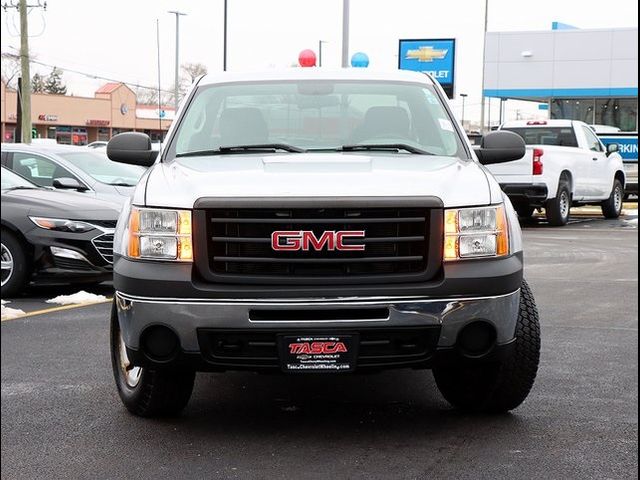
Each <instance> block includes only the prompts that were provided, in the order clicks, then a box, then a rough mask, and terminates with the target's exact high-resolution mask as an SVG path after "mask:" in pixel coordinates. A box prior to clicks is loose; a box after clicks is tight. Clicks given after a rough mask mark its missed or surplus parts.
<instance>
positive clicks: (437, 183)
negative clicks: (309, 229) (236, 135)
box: [136, 153, 491, 208]
mask: <svg viewBox="0 0 640 480" xmlns="http://www.w3.org/2000/svg"><path fill="white" fill-rule="evenodd" d="M372 196H373V197H376V196H378V197H381V196H382V197H385V196H388V197H410V196H435V197H438V198H440V199H441V200H442V202H443V203H444V205H445V207H457V206H473V205H487V204H489V203H491V188H490V185H489V181H488V179H487V175H486V174H485V172H484V171H483V169H482V168H481V167H480V166H479V165H478V164H477V163H475V162H472V161H468V160H467V161H464V160H460V159H458V158H454V157H440V156H424V155H410V154H392V155H389V154H378V153H366V154H363V153H307V154H295V153H288V154H268V155H264V154H241V155H239V154H231V155H222V156H202V157H184V158H177V159H176V160H174V161H172V162H170V163H158V164H156V165H155V166H154V167H153V170H152V171H151V172H150V174H149V177H148V181H147V183H146V196H145V200H144V201H145V204H146V205H148V206H158V207H175V208H192V207H193V205H194V202H195V201H196V200H197V199H199V198H202V197H236V198H237V197H243V198H246V197H372ZM139 198H140V197H139V196H138V195H136V199H139ZM136 203H137V202H136Z"/></svg>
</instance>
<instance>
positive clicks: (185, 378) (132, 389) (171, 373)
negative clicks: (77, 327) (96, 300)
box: [110, 299, 195, 417]
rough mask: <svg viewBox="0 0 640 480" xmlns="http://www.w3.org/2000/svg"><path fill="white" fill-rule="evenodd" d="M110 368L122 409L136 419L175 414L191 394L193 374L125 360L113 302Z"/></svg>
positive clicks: (125, 354)
mask: <svg viewBox="0 0 640 480" xmlns="http://www.w3.org/2000/svg"><path fill="white" fill-rule="evenodd" d="M110 330H111V331H110V339H111V366H112V367H113V375H114V378H115V381H116V387H117V388H118V394H119V395H120V399H121V400H122V403H124V406H125V407H126V408H127V410H129V411H130V412H131V413H133V414H134V415H138V416H140V417H157V416H168V415H177V414H178V413H180V412H181V411H182V410H183V409H184V407H186V405H187V403H188V402H189V398H191V392H192V391H193V382H194V379H195V372H194V371H193V370H186V369H175V370H174V369H168V368H167V369H156V370H154V369H150V368H146V367H137V366H134V365H132V364H131V363H130V361H129V358H128V357H127V353H126V349H125V346H124V340H123V337H122V333H121V331H120V323H119V321H118V315H117V312H116V304H115V299H114V303H113V305H112V307H111V329H110Z"/></svg>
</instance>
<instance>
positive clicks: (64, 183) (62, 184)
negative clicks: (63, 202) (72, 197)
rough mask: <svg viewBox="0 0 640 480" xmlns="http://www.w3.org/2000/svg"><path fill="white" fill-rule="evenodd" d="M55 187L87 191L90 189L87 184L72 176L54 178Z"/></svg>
mask: <svg viewBox="0 0 640 480" xmlns="http://www.w3.org/2000/svg"><path fill="white" fill-rule="evenodd" d="M53 188H60V189H62V190H78V191H79V192H86V191H87V190H89V189H88V188H87V187H86V186H85V185H83V184H82V183H80V182H79V181H78V180H76V179H75V178H71V177H59V178H54V179H53Z"/></svg>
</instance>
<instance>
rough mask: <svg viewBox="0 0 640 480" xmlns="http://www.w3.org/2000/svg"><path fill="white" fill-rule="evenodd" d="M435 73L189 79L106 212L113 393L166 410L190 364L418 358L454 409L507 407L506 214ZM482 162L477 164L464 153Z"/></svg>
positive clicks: (183, 385) (512, 282)
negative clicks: (110, 221)
mask: <svg viewBox="0 0 640 480" xmlns="http://www.w3.org/2000/svg"><path fill="white" fill-rule="evenodd" d="M524 151H525V145H524V142H523V141H522V139H521V138H520V137H518V136H517V135H516V134H514V133H511V132H492V133H490V134H488V135H487V136H486V137H485V138H484V146H483V148H481V149H479V150H478V151H477V152H476V153H474V150H473V148H472V146H471V145H470V144H469V142H468V140H467V138H466V136H465V134H464V132H463V131H462V129H461V128H460V126H459V124H458V122H457V121H455V119H454V118H453V116H452V114H451V110H450V109H449V106H448V105H447V101H446V96H445V95H444V92H443V91H442V89H441V87H440V86H439V85H438V83H437V82H435V81H434V80H433V79H432V78H431V77H429V76H427V75H423V74H418V73H414V72H406V71H396V72H390V73H382V72H371V71H367V70H365V69H344V70H341V71H338V72H330V71H327V70H324V69H303V68H300V69H291V70H287V71H283V72H276V71H273V72H269V73H265V74H247V73H225V74H219V75H210V76H205V77H203V78H202V79H199V80H198V81H197V82H195V84H194V86H193V87H192V89H191V91H190V93H189V94H188V97H187V98H186V99H185V101H184V102H183V104H182V108H181V109H180V111H179V112H178V118H177V119H176V121H175V122H173V124H172V126H171V129H170V131H169V133H168V137H167V140H166V143H165V145H164V148H163V149H162V152H161V154H159V155H158V153H157V152H155V151H154V150H153V149H152V148H151V142H150V139H149V137H147V136H146V135H144V134H141V133H132V132H130V133H122V134H119V135H116V136H114V137H113V138H112V139H111V140H110V142H109V145H108V146H107V154H108V155H109V157H110V158H111V159H112V160H115V161H119V162H125V163H135V164H139V165H146V166H150V167H151V168H150V169H149V171H148V173H146V174H145V176H144V177H143V179H142V180H141V181H140V183H139V184H138V186H137V187H136V191H135V193H134V196H133V197H132V199H131V201H130V202H129V204H127V206H126V207H125V208H124V210H123V213H122V215H121V216H120V218H119V220H118V226H117V228H116V233H115V244H114V256H115V261H114V287H115V290H116V293H115V295H114V305H113V309H112V316H111V352H112V360H113V362H112V364H113V371H114V377H115V382H116V386H117V389H118V392H119V393H120V398H121V399H122V401H123V403H124V404H125V406H126V407H127V408H128V409H129V410H130V411H131V412H133V413H135V414H137V415H143V416H152V415H160V414H166V413H176V412H177V411H179V410H181V409H182V408H183V407H184V406H185V405H186V403H187V401H188V400H189V396H190V395H191V391H192V388H193V379H194V372H195V371H224V370H252V371H271V372H280V373H286V374H300V373H305V372H316V373H320V372H324V373H335V374H347V373H349V372H352V371H367V370H369V371H371V370H381V369H387V368H400V367H404V368H433V371H434V375H435V378H436V382H437V384H438V387H439V388H440V391H441V392H442V393H443V394H444V396H445V398H447V399H448V400H449V401H450V402H451V403H452V404H453V405H456V406H458V407H460V408H463V409H469V410H478V411H506V410H510V409H513V408H515V407H517V406H518V405H519V404H520V403H521V402H522V401H523V400H524V399H525V397H526V396H527V395H528V393H529V390H530V389H531V386H532V385H533V382H534V378H535V375H536V371H537V366H538V357H539V350H540V337H539V333H540V330H539V322H538V314H537V310H536V306H535V303H534V301H533V296H532V294H531V291H530V290H529V287H528V286H527V284H526V282H525V281H524V280H523V254H522V237H521V232H520V228H519V225H518V218H517V215H516V213H515V211H514V210H513V208H512V207H511V204H510V202H509V200H508V198H506V196H505V195H504V193H503V192H502V191H501V190H500V187H499V185H498V183H497V182H496V181H495V180H494V179H493V177H492V176H491V175H489V174H488V173H487V171H486V170H485V169H484V168H483V166H482V165H481V164H480V162H482V163H485V164H488V163H491V162H499V161H508V160H513V159H516V158H519V157H521V156H522V155H523V154H524ZM479 160H480V161H479Z"/></svg>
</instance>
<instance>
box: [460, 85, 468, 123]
mask: <svg viewBox="0 0 640 480" xmlns="http://www.w3.org/2000/svg"><path fill="white" fill-rule="evenodd" d="M460 96H461V97H462V118H461V119H460V123H462V129H463V130H464V101H465V100H466V98H467V94H466V93H461V94H460Z"/></svg>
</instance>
